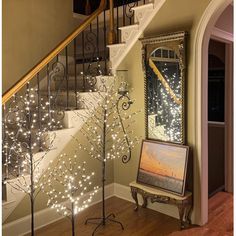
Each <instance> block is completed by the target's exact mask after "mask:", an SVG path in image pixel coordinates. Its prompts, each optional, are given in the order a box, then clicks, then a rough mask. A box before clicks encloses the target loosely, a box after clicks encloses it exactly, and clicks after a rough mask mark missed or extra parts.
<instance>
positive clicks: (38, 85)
mask: <svg viewBox="0 0 236 236" xmlns="http://www.w3.org/2000/svg"><path fill="white" fill-rule="evenodd" d="M37 92H38V107H37V108H38V129H39V132H41V131H42V116H41V115H42V114H41V93H40V77H39V73H37ZM38 145H39V151H40V152H42V151H43V148H42V140H41V138H39V140H38Z"/></svg>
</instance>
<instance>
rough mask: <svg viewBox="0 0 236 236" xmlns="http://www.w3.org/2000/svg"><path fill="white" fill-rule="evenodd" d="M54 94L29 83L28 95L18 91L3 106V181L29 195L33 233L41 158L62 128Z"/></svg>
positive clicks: (39, 182)
mask: <svg viewBox="0 0 236 236" xmlns="http://www.w3.org/2000/svg"><path fill="white" fill-rule="evenodd" d="M51 105H52V104H51V98H50V97H49V98H42V97H40V96H39V94H38V90H37V89H35V88H30V84H29V83H28V84H27V88H26V91H25V95H24V96H23V95H15V96H14V97H13V99H12V100H11V101H10V103H9V104H8V106H7V107H6V106H5V105H4V107H3V115H4V116H3V149H2V152H3V167H4V168H3V169H4V173H3V181H4V183H5V184H8V185H10V186H11V188H12V191H21V192H23V193H25V194H27V195H28V196H29V198H30V205H31V235H34V211H35V208H34V207H35V199H36V197H37V196H38V194H39V193H40V192H41V190H42V186H43V185H42V183H41V177H42V172H43V168H42V165H41V164H42V160H43V159H44V157H45V156H46V155H47V153H48V152H49V151H50V150H51V148H52V144H53V141H54V140H55V137H56V134H55V132H54V130H55V129H59V128H61V127H62V126H61V124H60V120H57V119H56V118H55V117H56V115H55V110H53V109H50V106H51Z"/></svg>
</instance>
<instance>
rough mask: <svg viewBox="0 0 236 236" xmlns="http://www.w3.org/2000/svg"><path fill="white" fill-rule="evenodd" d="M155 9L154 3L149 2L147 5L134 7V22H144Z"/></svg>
mask: <svg viewBox="0 0 236 236" xmlns="http://www.w3.org/2000/svg"><path fill="white" fill-rule="evenodd" d="M153 9H154V4H153V3H147V4H145V5H141V6H136V7H133V11H134V23H139V24H142V22H143V21H145V20H146V19H147V18H148V16H149V15H150V14H151V13H152V11H153Z"/></svg>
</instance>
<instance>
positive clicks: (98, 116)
mask: <svg viewBox="0 0 236 236" xmlns="http://www.w3.org/2000/svg"><path fill="white" fill-rule="evenodd" d="M109 79H110V80H112V79H114V77H110V78H109ZM109 79H107V80H109ZM109 84H110V85H109V86H108V85H106V83H105V82H104V83H103V84H102V85H101V86H100V89H99V91H98V92H97V95H96V96H94V95H93V96H92V95H91V99H87V100H84V101H83V104H84V105H83V106H84V112H85V114H83V115H81V113H79V112H76V111H75V114H77V116H78V117H79V118H80V119H81V120H83V121H85V124H84V125H83V127H82V128H81V130H80V131H81V133H82V135H83V136H84V137H85V139H86V143H82V142H81V141H80V140H79V139H78V138H76V137H74V139H75V140H76V141H77V144H78V148H79V149H80V150H83V151H84V152H86V153H87V154H88V155H89V156H90V157H92V158H94V159H96V160H98V161H99V162H101V166H102V216H101V217H98V218H90V219H87V220H86V222H85V223H86V224H87V223H89V222H91V221H98V222H97V223H98V225H97V227H96V228H95V229H94V231H93V234H92V235H94V234H95V232H96V231H97V229H98V228H99V227H100V226H102V225H106V222H107V221H110V222H113V223H116V224H119V225H120V226H121V228H122V229H124V227H123V225H122V223H121V222H119V221H116V220H114V217H115V215H114V214H113V213H111V214H109V215H106V210H105V182H106V178H105V176H106V173H105V172H106V162H107V161H108V160H112V159H115V158H120V157H121V158H122V161H123V163H127V162H128V161H129V160H130V158H131V149H132V148H133V147H134V145H135V143H137V142H138V141H139V138H138V137H132V136H133V131H132V129H131V127H132V124H133V123H134V122H135V120H134V119H133V118H134V116H135V115H137V114H138V113H139V112H140V111H137V112H133V113H130V114H128V113H127V110H128V109H129V108H130V106H131V105H132V104H133V101H131V99H130V97H129V93H128V89H127V83H126V82H122V83H121V84H120V87H119V88H118V86H117V85H116V80H114V81H113V82H111V81H109ZM127 153H128V154H127Z"/></svg>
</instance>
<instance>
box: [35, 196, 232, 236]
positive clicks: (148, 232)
mask: <svg viewBox="0 0 236 236" xmlns="http://www.w3.org/2000/svg"><path fill="white" fill-rule="evenodd" d="M106 205H107V213H108V214H109V213H111V212H113V213H115V214H116V219H117V220H119V221H121V222H122V223H123V225H124V227H125V230H124V231H123V230H121V228H120V226H119V225H117V224H111V223H108V225H106V226H105V227H101V228H100V229H99V230H98V231H97V233H96V236H100V235H103V236H165V235H170V236H179V235H181V236H232V235H233V196H232V195H231V194H228V193H218V194H216V195H215V196H214V197H213V198H212V199H210V201H209V223H208V224H207V225H205V226H204V227H193V228H191V229H188V230H183V231H179V221H178V220H177V219H174V218H172V217H169V216H166V215H164V214H161V213H158V212H156V211H153V210H150V209H142V208H140V209H139V211H138V212H135V211H133V208H134V204H133V203H130V202H127V201H125V200H122V199H119V198H116V197H112V198H110V199H108V200H107V201H106ZM100 211H101V204H96V205H94V206H92V207H90V208H89V209H86V210H85V211H84V212H82V213H81V214H80V215H78V217H77V220H76V221H77V223H76V236H87V235H91V234H92V232H93V229H94V227H96V225H93V224H88V225H84V222H85V219H86V218H89V217H97V216H100V215H99V213H100ZM70 235H71V228H70V221H69V220H66V219H63V220H60V221H58V222H55V223H53V224H51V225H48V226H46V227H44V228H42V229H40V230H38V231H36V236H70Z"/></svg>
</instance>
